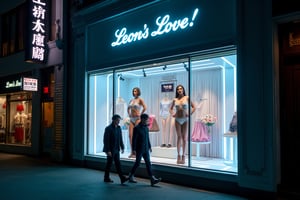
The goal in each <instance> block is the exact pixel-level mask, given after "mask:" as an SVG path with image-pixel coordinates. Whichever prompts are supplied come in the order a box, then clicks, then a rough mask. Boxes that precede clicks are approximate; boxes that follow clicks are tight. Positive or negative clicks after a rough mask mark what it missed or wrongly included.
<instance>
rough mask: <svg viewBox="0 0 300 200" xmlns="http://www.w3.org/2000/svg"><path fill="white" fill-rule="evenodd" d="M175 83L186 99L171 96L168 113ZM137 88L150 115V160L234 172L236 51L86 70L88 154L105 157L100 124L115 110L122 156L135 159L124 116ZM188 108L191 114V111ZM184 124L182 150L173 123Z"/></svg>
mask: <svg viewBox="0 0 300 200" xmlns="http://www.w3.org/2000/svg"><path fill="white" fill-rule="evenodd" d="M178 85H182V86H183V88H184V89H185V95H186V96H188V97H189V98H185V99H181V100H180V101H182V102H180V101H177V100H178V99H177V100H176V99H175V100H176V101H175V105H174V108H173V110H172V111H171V113H172V114H175V115H174V116H171V114H170V112H169V111H170V106H171V105H172V102H173V101H174V98H175V95H176V88H177V86H178ZM135 87H138V88H139V89H140V92H141V95H140V98H142V99H143V101H144V102H145V104H146V106H147V109H146V111H145V112H146V113H147V114H149V115H150V117H151V118H150V119H151V120H150V125H149V128H150V140H151V144H152V153H151V156H152V158H151V159H152V161H153V162H154V163H157V164H168V165H171V166H174V167H176V166H185V167H193V168H203V169H211V170H220V171H229V172H237V149H236V146H237V132H236V127H237V124H236V121H235V120H234V119H236V118H235V115H236V112H237V110H236V55H235V52H228V53H226V54H222V55H220V54H218V55H206V56H195V57H191V58H183V59H175V60H169V61H166V62H156V63H150V64H147V65H140V66H132V67H131V68H127V69H122V70H121V69H120V70H118V69H117V70H115V71H114V73H113V72H107V73H106V72H103V73H99V74H90V75H89V85H88V90H89V95H88V105H89V108H88V110H89V114H88V119H89V120H88V144H87V146H88V154H90V155H96V156H100V157H101V156H105V154H104V153H103V152H102V148H103V133H104V128H105V126H107V125H108V124H109V123H111V116H112V114H113V112H114V113H117V114H119V115H120V116H121V117H122V118H123V120H121V122H120V126H121V127H122V132H123V142H124V144H125V152H124V154H121V158H122V159H124V160H132V161H134V158H132V157H131V156H130V155H131V145H130V137H129V136H130V130H129V124H130V123H132V122H131V121H132V120H133V119H131V118H132V117H130V116H129V115H128V107H129V108H131V107H130V104H131V100H132V99H133V95H132V90H133V89H134V88H135ZM113 91H114V92H113ZM113 98H114V99H113ZM192 106H193V107H194V109H193V108H192ZM140 107H141V109H142V106H141V105H140ZM180 109H182V110H183V111H182V112H181V111H180ZM129 110H130V109H129ZM192 110H193V111H194V113H193V114H192V115H189V114H190V113H191V112H192ZM177 111H178V112H177ZM180 112H181V113H186V114H185V116H183V115H180V114H178V113H180ZM232 121H235V122H232ZM185 123H186V125H187V126H186V127H187V129H186V138H187V140H186V145H185V150H183V146H184V145H183V143H181V142H180V143H178V137H177V135H178V130H177V129H176V124H177V128H178V127H182V128H184V124H185ZM179 124H181V126H179ZM178 145H179V146H180V148H177V147H178ZM178 151H179V155H180V160H178V158H179V157H178ZM183 153H184V155H183V156H182V154H183ZM183 159H184V162H183Z"/></svg>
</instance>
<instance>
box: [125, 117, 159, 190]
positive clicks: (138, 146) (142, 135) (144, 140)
mask: <svg viewBox="0 0 300 200" xmlns="http://www.w3.org/2000/svg"><path fill="white" fill-rule="evenodd" d="M148 119H149V116H148V115H147V114H145V113H143V114H142V115H141V122H140V123H139V124H138V125H137V126H135V127H134V129H133V138H132V149H133V153H135V155H136V159H135V163H134V165H133V167H132V169H131V172H130V174H129V176H128V178H129V182H132V183H136V180H135V179H134V173H135V171H136V169H137V168H138V167H139V165H140V163H141V159H142V157H143V159H144V161H145V164H146V167H147V172H148V175H149V177H150V183H151V186H154V185H155V184H157V183H159V182H160V181H161V178H156V177H155V176H154V175H153V174H152V169H151V161H150V152H152V149H151V143H150V140H149V128H148Z"/></svg>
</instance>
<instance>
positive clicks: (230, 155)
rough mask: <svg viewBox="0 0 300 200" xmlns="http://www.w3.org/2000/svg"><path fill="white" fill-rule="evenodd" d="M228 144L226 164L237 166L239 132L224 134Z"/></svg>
mask: <svg viewBox="0 0 300 200" xmlns="http://www.w3.org/2000/svg"><path fill="white" fill-rule="evenodd" d="M224 139H225V143H226V154H225V161H224V163H225V164H227V165H233V166H236V165H237V132H227V133H225V134H224Z"/></svg>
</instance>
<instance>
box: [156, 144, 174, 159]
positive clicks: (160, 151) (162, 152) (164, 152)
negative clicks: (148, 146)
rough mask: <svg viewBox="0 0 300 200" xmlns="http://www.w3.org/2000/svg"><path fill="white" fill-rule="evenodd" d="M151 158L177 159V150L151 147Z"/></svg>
mask: <svg viewBox="0 0 300 200" xmlns="http://www.w3.org/2000/svg"><path fill="white" fill-rule="evenodd" d="M151 156H153V157H160V158H171V159H176V157H177V148H176V147H170V148H166V147H160V146H157V147H152V153H151Z"/></svg>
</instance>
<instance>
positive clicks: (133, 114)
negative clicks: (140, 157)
mask: <svg viewBox="0 0 300 200" xmlns="http://www.w3.org/2000/svg"><path fill="white" fill-rule="evenodd" d="M132 96H133V99H131V100H130V101H129V104H128V108H127V113H128V116H129V118H130V124H129V141H130V149H131V152H130V155H129V156H128V157H129V158H135V155H134V153H133V152H132V136H133V128H134V127H135V126H136V125H138V124H139V123H140V121H141V120H140V116H141V114H143V113H144V112H145V111H146V109H147V106H146V104H145V102H144V100H143V99H142V98H141V97H140V96H141V90H140V88H138V87H135V88H133V89H132Z"/></svg>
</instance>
